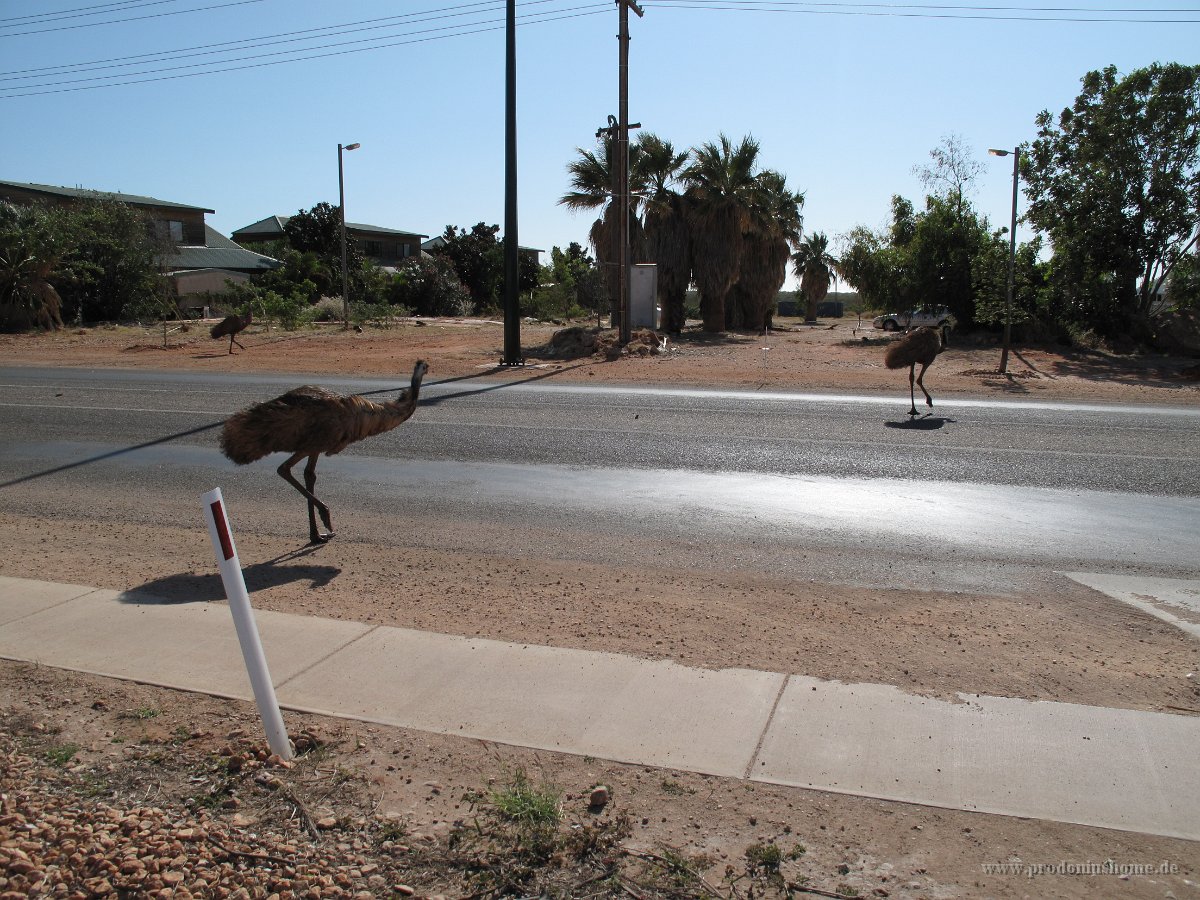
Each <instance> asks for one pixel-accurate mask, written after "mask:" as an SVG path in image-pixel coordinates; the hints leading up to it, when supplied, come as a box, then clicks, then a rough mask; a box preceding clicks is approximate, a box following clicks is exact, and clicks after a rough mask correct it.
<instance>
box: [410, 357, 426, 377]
mask: <svg viewBox="0 0 1200 900" xmlns="http://www.w3.org/2000/svg"><path fill="white" fill-rule="evenodd" d="M428 371H429V364H428V363H427V362H425V360H423V359H418V360H417V364H416V365H415V366H413V376H412V377H413V382H414V383H419V382H420V381H421V379H422V378H424V377H425V373H426V372H428Z"/></svg>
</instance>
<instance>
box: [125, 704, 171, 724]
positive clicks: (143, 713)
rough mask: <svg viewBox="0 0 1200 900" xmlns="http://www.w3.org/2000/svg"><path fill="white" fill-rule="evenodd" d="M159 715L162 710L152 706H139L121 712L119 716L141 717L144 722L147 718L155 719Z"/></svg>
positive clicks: (126, 717)
mask: <svg viewBox="0 0 1200 900" xmlns="http://www.w3.org/2000/svg"><path fill="white" fill-rule="evenodd" d="M161 715H162V710H160V709H155V708H154V707H153V706H139V707H138V708H137V709H133V710H130V711H129V712H123V713H121V715H120V718H122V719H141V720H142V721H143V722H144V721H146V720H147V719H157V718H158V717H159V716H161Z"/></svg>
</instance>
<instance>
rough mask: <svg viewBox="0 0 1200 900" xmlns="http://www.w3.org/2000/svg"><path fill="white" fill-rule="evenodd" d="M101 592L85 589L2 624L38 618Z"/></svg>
mask: <svg viewBox="0 0 1200 900" xmlns="http://www.w3.org/2000/svg"><path fill="white" fill-rule="evenodd" d="M6 577H11V576H6ZM20 580H21V581H28V580H32V579H25V578H22V579H20ZM79 587H83V585H79ZM102 590H104V588H98V587H91V588H85V589H84V591H83V593H82V594H76V595H75V596H74V597H66V598H64V599H62V600H59V601H57V602H55V603H51V604H50V605H49V606H43V607H42V608H41V609H34V610H31V611H29V612H27V613H25V614H23V615H20V616H17V617H16V618H15V619H8V620H6V621H5V622H4V624H5V625H12V624H13V623H14V622H24V621H25V620H26V619H31V618H33V617H34V616H40V615H41V614H42V613H47V612H50V611H51V610H54V609H58V608H59V607H60V606H66V605H67V604H68V603H74V602H75V601H76V600H82V599H83V598H84V597H90V596H91V595H92V594H95V593H98V592H100V591H102ZM122 596H123V595H122Z"/></svg>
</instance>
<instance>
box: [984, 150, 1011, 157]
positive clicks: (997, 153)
mask: <svg viewBox="0 0 1200 900" xmlns="http://www.w3.org/2000/svg"><path fill="white" fill-rule="evenodd" d="M988 153H990V154H991V155H992V156H1008V155H1009V154H1010V153H1012V151H1011V150H989V151H988Z"/></svg>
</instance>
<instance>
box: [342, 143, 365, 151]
mask: <svg viewBox="0 0 1200 900" xmlns="http://www.w3.org/2000/svg"><path fill="white" fill-rule="evenodd" d="M361 146H362V144H347V145H346V146H345V147H343V148H342V149H343V150H357V149H358V148H359V147H361Z"/></svg>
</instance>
